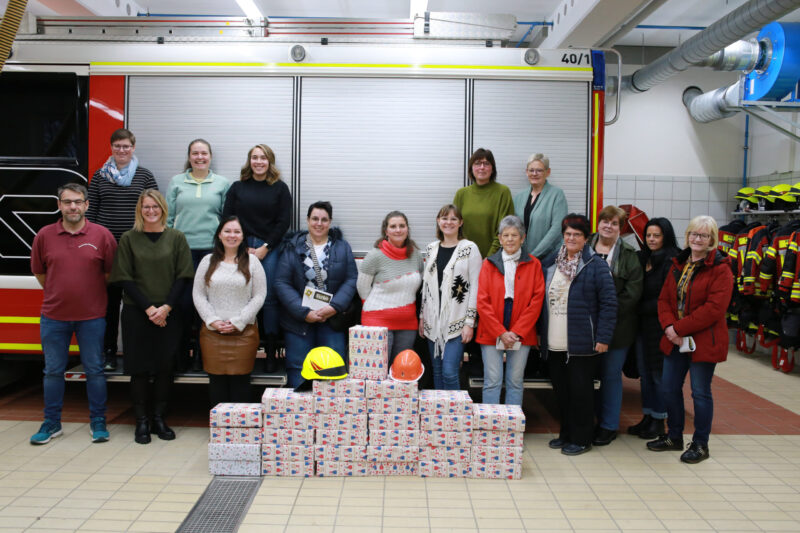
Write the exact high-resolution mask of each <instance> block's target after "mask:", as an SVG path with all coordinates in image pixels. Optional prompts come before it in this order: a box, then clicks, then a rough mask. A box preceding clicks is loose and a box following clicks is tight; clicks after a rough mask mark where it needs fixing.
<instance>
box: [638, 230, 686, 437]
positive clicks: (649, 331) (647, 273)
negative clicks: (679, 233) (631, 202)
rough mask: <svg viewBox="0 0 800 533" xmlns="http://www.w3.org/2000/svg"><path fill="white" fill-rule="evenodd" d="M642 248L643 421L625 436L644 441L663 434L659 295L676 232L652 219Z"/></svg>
mask: <svg viewBox="0 0 800 533" xmlns="http://www.w3.org/2000/svg"><path fill="white" fill-rule="evenodd" d="M644 233H645V244H646V246H645V248H643V249H642V250H639V252H638V254H639V261H640V262H641V263H642V268H643V269H644V288H643V291H642V299H641V300H640V301H639V319H640V321H641V322H640V327H639V334H638V335H637V337H636V362H637V366H638V367H639V375H640V376H641V387H642V413H643V414H644V417H643V418H642V420H641V421H640V422H639V423H638V424H636V425H635V426H630V427H629V428H628V433H630V434H631V435H638V436H639V437H641V438H643V439H654V438H656V437H657V436H659V435H661V434H663V433H664V420H665V419H666V418H667V407H666V404H665V403H664V395H663V393H662V390H661V369H662V367H663V364H664V354H663V353H661V350H660V349H659V347H658V343H659V341H660V340H661V336H662V335H663V331H662V329H661V324H659V322H658V295H659V294H660V293H661V288H662V287H663V286H664V279H665V278H666V276H667V272H669V267H670V266H671V265H672V258H673V257H675V256H676V255H677V254H678V252H679V251H680V250H679V249H678V245H677V242H676V241H675V230H673V229H672V224H671V223H670V221H669V220H667V219H666V218H653V219H650V221H649V222H647V225H646V226H645V229H644Z"/></svg>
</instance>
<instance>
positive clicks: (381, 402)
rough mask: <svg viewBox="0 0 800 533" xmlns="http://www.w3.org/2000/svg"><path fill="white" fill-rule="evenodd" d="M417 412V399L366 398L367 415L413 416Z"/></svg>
mask: <svg viewBox="0 0 800 533" xmlns="http://www.w3.org/2000/svg"><path fill="white" fill-rule="evenodd" d="M418 412H419V400H418V399H417V398H367V413H369V414H378V413H382V414H388V413H396V414H402V415H415V414H417V413H418Z"/></svg>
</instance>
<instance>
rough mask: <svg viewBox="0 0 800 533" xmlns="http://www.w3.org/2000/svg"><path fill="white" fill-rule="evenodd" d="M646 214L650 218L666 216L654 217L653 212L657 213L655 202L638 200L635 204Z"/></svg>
mask: <svg viewBox="0 0 800 533" xmlns="http://www.w3.org/2000/svg"><path fill="white" fill-rule="evenodd" d="M633 205H635V206H636V207H638V208H639V209H641V210H642V211H644V212H645V213H647V216H648V217H653V216H664V215H654V214H653V212H654V211H655V207H654V201H653V200H652V199H647V200H644V199H638V198H637V199H636V202H635V203H634V204H633Z"/></svg>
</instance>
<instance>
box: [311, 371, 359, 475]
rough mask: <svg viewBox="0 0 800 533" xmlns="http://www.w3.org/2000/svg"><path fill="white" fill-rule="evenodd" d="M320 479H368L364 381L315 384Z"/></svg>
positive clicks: (317, 456) (316, 447)
mask: <svg viewBox="0 0 800 533" xmlns="http://www.w3.org/2000/svg"><path fill="white" fill-rule="evenodd" d="M313 390H314V392H313V394H314V412H315V413H316V415H315V416H316V427H317V435H316V446H315V447H314V457H315V459H316V461H317V475H318V476H368V475H369V468H368V466H367V461H366V453H367V452H366V446H367V399H366V398H365V384H364V380H363V379H352V378H351V379H342V380H337V381H314V388H313Z"/></svg>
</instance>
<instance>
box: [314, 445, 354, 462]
mask: <svg viewBox="0 0 800 533" xmlns="http://www.w3.org/2000/svg"><path fill="white" fill-rule="evenodd" d="M314 458H315V459H316V460H317V461H334V462H342V461H347V462H353V461H366V460H367V447H366V445H360V446H332V445H317V446H314Z"/></svg>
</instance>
